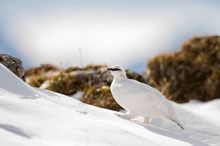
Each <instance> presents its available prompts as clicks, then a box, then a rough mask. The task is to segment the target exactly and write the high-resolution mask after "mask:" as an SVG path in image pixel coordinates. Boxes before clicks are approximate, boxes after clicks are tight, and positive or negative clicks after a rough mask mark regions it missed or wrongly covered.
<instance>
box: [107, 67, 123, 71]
mask: <svg viewBox="0 0 220 146" xmlns="http://www.w3.org/2000/svg"><path fill="white" fill-rule="evenodd" d="M107 70H108V71H121V70H120V69H119V68H111V67H109V68H108V69H107Z"/></svg>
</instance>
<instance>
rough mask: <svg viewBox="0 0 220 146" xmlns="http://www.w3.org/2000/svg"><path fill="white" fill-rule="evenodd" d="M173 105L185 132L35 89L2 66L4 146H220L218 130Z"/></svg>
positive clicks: (0, 133)
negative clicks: (126, 118)
mask: <svg viewBox="0 0 220 146" xmlns="http://www.w3.org/2000/svg"><path fill="white" fill-rule="evenodd" d="M213 102H216V103H217V102H218V103H220V102H219V100H216V101H213ZM173 105H174V109H175V110H176V112H177V115H178V118H179V120H180V121H181V122H182V123H183V124H184V127H185V130H181V129H180V128H179V127H178V126H176V125H175V124H173V123H171V122H169V121H164V120H161V119H154V120H153V121H152V124H150V125H143V124H141V123H134V122H131V121H128V120H125V119H121V118H119V117H117V116H115V114H114V113H115V112H114V111H110V110H106V109H102V108H98V107H94V106H91V105H87V104H84V103H81V102H80V101H78V100H76V99H73V98H70V97H67V96H64V95H61V94H58V93H54V92H51V91H47V90H44V89H37V88H32V87H30V86H29V85H27V84H26V83H24V82H23V81H21V80H20V79H19V78H17V77H16V76H15V75H14V74H13V73H11V72H10V71H9V70H8V69H7V68H5V67H4V66H2V65H1V64H0V146H87V145H89V146H125V145H126V146H192V145H194V146H208V145H212V146H220V127H219V125H218V124H213V123H212V122H211V121H210V120H209V119H205V118H204V117H203V116H202V115H200V114H199V112H197V113H195V112H194V111H192V110H191V108H188V107H187V106H186V105H184V106H180V105H177V104H174V103H173ZM211 105H212V104H211ZM218 105H219V104H218ZM201 106H202V105H201ZM205 106H206V105H205ZM210 108H211V107H210ZM206 109H207V110H208V108H206ZM212 110H214V109H213V108H212ZM216 110H218V111H216V113H217V112H219V110H220V109H219V108H216ZM207 113H208V112H207ZM207 117H208V118H209V116H207ZM213 118H214V117H212V118H210V119H213ZM216 118H219V117H216Z"/></svg>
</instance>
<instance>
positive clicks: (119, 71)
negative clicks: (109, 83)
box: [107, 65, 127, 79]
mask: <svg viewBox="0 0 220 146" xmlns="http://www.w3.org/2000/svg"><path fill="white" fill-rule="evenodd" d="M107 70H109V71H110V72H111V74H112V75H113V76H114V78H115V79H122V78H127V76H126V72H125V70H124V69H123V68H122V67H121V66H119V65H113V66H111V67H109V68H108V69H107Z"/></svg>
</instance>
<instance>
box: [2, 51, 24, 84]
mask: <svg viewBox="0 0 220 146" xmlns="http://www.w3.org/2000/svg"><path fill="white" fill-rule="evenodd" d="M0 63H1V64H3V65H4V66H6V67H7V68H8V69H10V70H11V71H12V72H13V73H14V74H16V75H17V76H18V77H19V78H21V79H22V80H25V78H24V72H25V71H24V68H23V67H22V62H21V60H20V59H18V58H15V57H12V56H10V55H7V54H0Z"/></svg>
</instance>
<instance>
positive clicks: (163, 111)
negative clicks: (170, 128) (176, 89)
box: [108, 65, 184, 129]
mask: <svg viewBox="0 0 220 146" xmlns="http://www.w3.org/2000/svg"><path fill="white" fill-rule="evenodd" d="M108 70H109V71H110V72H111V74H112V75H113V76H114V80H113V81H112V84H111V87H110V89H111V92H112V95H113V97H114V99H115V100H116V102H117V103H118V104H119V105H120V106H122V107H123V108H124V109H125V110H127V113H126V114H120V115H118V116H120V117H123V118H126V119H134V118H137V117H141V118H143V120H144V123H150V120H151V119H152V118H155V117H159V118H164V119H167V120H170V121H172V122H174V123H176V124H177V125H178V126H179V127H180V128H182V129H184V127H183V125H182V124H181V123H180V122H179V121H178V119H177V116H176V114H175V112H174V110H173V108H172V106H171V104H170V103H169V101H168V99H167V98H165V96H163V95H162V94H161V93H160V91H158V90H157V89H155V88H153V87H151V86H149V85H147V84H144V83H141V82H138V81H136V80H133V79H128V78H127V76H126V73H125V71H124V69H123V68H122V67H120V66H118V65H114V66H112V67H109V68H108Z"/></svg>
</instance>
